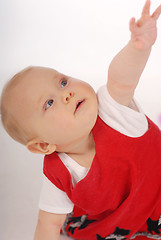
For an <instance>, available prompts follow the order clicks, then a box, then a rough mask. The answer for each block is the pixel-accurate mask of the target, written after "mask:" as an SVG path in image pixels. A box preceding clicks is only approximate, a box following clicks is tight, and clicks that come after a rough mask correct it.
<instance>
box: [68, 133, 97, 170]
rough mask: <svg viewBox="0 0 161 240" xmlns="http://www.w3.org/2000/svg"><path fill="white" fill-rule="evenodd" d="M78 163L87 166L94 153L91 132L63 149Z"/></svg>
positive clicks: (89, 164) (90, 162)
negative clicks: (66, 148) (70, 146)
mask: <svg viewBox="0 0 161 240" xmlns="http://www.w3.org/2000/svg"><path fill="white" fill-rule="evenodd" d="M65 153H66V154H67V155H69V156H70V157H71V158H72V159H73V160H75V161H76V162H77V163H78V164H79V165H81V166H83V167H86V168H89V167H90V166H91V164H92V161H93V158H94V155H95V142H94V138H93V134H92V132H91V133H90V134H89V135H88V136H87V137H85V138H82V139H81V141H79V142H78V143H76V144H74V146H72V148H71V149H70V148H69V149H68V150H67V151H65Z"/></svg>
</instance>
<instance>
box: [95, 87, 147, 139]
mask: <svg viewBox="0 0 161 240" xmlns="http://www.w3.org/2000/svg"><path fill="white" fill-rule="evenodd" d="M97 96H98V102H99V107H98V108H99V113H98V114H99V116H100V118H101V119H102V120H103V121H104V122H105V123H106V124H107V125H109V126H110V127H112V128H113V129H115V130H117V131H119V132H121V133H122V134H124V135H127V136H130V137H140V136H142V135H143V134H144V133H145V132H146V131H147V130H148V121H147V118H146V116H145V114H144V113H143V111H142V109H141V107H140V106H139V104H138V103H137V102H136V100H134V99H133V100H132V102H131V104H130V106H129V107H126V106H124V105H121V104H119V103H118V102H116V101H115V100H114V99H113V98H112V97H111V96H110V94H109V93H108V90H107V87H106V86H102V87H101V88H100V89H99V90H98V93H97Z"/></svg>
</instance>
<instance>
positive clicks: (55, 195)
mask: <svg viewBox="0 0 161 240" xmlns="http://www.w3.org/2000/svg"><path fill="white" fill-rule="evenodd" d="M73 207H74V204H73V203H72V202H71V200H70V199H69V198H68V196H67V194H66V193H65V192H63V191H62V190H60V189H59V188H57V187H56V186H55V185H54V184H53V183H52V182H50V180H49V179H48V178H47V177H46V176H45V175H44V181H43V186H42V190H41V194H40V200H39V208H40V209H41V210H44V211H46V212H50V213H56V214H67V213H70V212H72V210H73Z"/></svg>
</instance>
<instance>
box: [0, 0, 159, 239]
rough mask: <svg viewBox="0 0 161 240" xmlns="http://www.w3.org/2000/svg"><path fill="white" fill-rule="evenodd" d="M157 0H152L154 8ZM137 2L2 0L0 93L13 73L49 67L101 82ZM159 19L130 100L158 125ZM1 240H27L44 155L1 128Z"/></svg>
mask: <svg viewBox="0 0 161 240" xmlns="http://www.w3.org/2000/svg"><path fill="white" fill-rule="evenodd" d="M160 3H161V1H159V0H152V10H154V9H155V7H156V6H158V5H159V4H160ZM143 5H144V1H143V0H131V1H129V0H111V1H109V0H23V1H22V0H0V91H1V90H2V87H3V85H4V84H5V82H6V81H7V80H8V79H9V78H10V77H12V76H13V75H14V74H15V73H16V72H17V71H19V70H21V69H22V68H24V67H27V66H29V65H39V66H47V67H52V68H55V69H57V70H58V71H60V72H63V73H65V74H68V75H71V76H73V77H76V78H80V79H82V80H84V81H87V82H88V83H90V84H91V85H92V86H93V87H94V89H95V90H97V89H98V87H99V86H101V85H102V84H105V83H106V79H107V69H108V65H109V63H110V61H111V60H112V58H113V56H114V55H115V54H116V53H117V52H118V51H119V50H120V49H121V48H122V47H123V46H124V45H125V44H126V43H127V42H128V40H129V38H130V33H129V30H128V28H129V26H128V24H129V20H130V18H131V17H133V16H135V17H136V18H138V17H139V16H140V13H141V9H142V6H143ZM160 62H161V20H159V21H158V39H157V42H156V44H155V46H154V47H153V51H152V54H151V57H150V59H149V61H148V64H147V66H146V69H145V70H144V73H143V75H142V77H141V80H140V83H139V86H138V88H137V90H136V94H135V97H136V98H137V99H138V100H139V102H140V104H141V106H142V107H143V109H144V111H145V113H146V114H148V116H150V117H151V119H152V120H153V121H155V123H157V124H158V125H159V124H160V123H159V120H158V118H159V116H160V114H161V107H160V106H161V64H160ZM0 152H1V156H0V160H1V161H0V239H2V240H10V239H12V240H22V239H23V240H28V239H32V236H33V232H34V229H35V225H36V219H37V212H38V199H39V192H40V189H41V181H42V162H43V156H40V155H34V154H31V153H30V152H28V151H27V150H26V149H25V147H24V146H21V145H20V144H18V143H16V142H14V141H13V140H12V139H10V137H9V136H8V135H7V134H6V133H5V131H4V130H3V128H2V126H1V125H0Z"/></svg>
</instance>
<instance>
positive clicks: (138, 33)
mask: <svg viewBox="0 0 161 240" xmlns="http://www.w3.org/2000/svg"><path fill="white" fill-rule="evenodd" d="M150 4H151V3H150V0H146V3H145V5H144V7H143V11H142V14H141V18H140V19H139V20H138V21H135V18H132V19H131V20H130V31H131V41H132V42H133V43H134V46H135V47H136V48H137V49H140V50H141V49H147V48H149V47H151V46H152V45H153V44H154V42H155V40H156V38H157V27H156V23H157V19H158V18H159V16H160V14H161V5H160V6H159V7H158V8H157V9H156V10H155V11H154V13H153V14H152V15H150Z"/></svg>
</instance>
